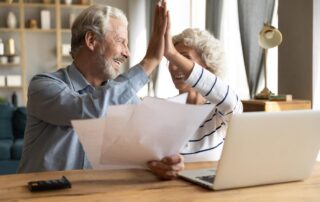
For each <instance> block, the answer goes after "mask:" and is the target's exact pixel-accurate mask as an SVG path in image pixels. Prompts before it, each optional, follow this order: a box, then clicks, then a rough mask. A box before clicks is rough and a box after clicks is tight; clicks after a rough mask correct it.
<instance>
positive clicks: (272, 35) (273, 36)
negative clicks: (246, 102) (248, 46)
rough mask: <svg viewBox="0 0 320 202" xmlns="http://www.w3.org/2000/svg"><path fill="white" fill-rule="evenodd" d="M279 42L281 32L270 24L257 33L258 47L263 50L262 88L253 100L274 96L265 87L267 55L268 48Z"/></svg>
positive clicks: (266, 24) (280, 40)
mask: <svg viewBox="0 0 320 202" xmlns="http://www.w3.org/2000/svg"><path fill="white" fill-rule="evenodd" d="M281 42H282V34H281V32H280V31H279V30H278V29H277V28H275V27H273V26H271V25H270V24H268V23H265V24H264V26H263V28H262V30H261V31H260V33H259V46H260V47H261V48H263V69H264V88H263V90H262V91H261V92H260V93H259V94H257V95H255V97H254V98H256V99H270V96H274V93H272V92H271V91H270V90H269V89H268V85H267V84H268V83H267V55H268V49H269V48H274V47H277V46H279V45H280V44H281Z"/></svg>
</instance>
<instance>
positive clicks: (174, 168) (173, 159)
mask: <svg viewBox="0 0 320 202" xmlns="http://www.w3.org/2000/svg"><path fill="white" fill-rule="evenodd" d="M148 167H149V168H150V170H151V171H152V172H153V173H154V174H155V175H157V176H158V177H159V178H161V179H164V180H171V179H174V178H176V177H177V174H178V172H180V171H182V170H183V169H184V159H183V156H182V155H180V154H176V155H173V156H167V157H164V158H163V159H162V160H161V161H149V162H148Z"/></svg>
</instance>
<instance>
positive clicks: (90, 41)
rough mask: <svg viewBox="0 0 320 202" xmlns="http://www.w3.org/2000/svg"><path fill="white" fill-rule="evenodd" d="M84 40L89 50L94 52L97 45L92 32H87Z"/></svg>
mask: <svg viewBox="0 0 320 202" xmlns="http://www.w3.org/2000/svg"><path fill="white" fill-rule="evenodd" d="M84 40H85V44H86V46H87V47H88V49H89V50H91V51H93V50H94V47H95V46H96V43H97V41H96V36H95V34H94V33H93V32H91V31H88V32H86V35H85V36H84Z"/></svg>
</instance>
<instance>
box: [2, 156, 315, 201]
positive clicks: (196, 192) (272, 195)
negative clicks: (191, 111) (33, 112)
mask: <svg viewBox="0 0 320 202" xmlns="http://www.w3.org/2000/svg"><path fill="white" fill-rule="evenodd" d="M208 166H210V164H208V163H206V164H196V165H191V166H190V165H189V167H192V168H193V167H208ZM266 172H267V171H266ZM62 175H65V176H66V177H67V178H68V179H69V180H70V181H71V183H72V188H71V189H65V190H58V191H46V192H42V193H31V192H29V191H28V189H27V186H26V184H27V182H28V181H31V180H43V179H52V178H60V177H61V176H62ZM0 201H39V202H40V201H41V202H43V201H54V202H68V201H75V202H80V201H113V202H119V201H120V202H121V201H137V202H138V201H139V202H144V201H148V202H149V201H174V202H179V201H183V202H190V201H191V202H192V201H197V202H199V201H208V202H209V201H210V202H220V201H223V202H251V201H252V202H269V201H270V202H271V201H272V202H277V201H279V202H285V201H290V202H297V201H301V202H302V201H303V202H306V201H307V202H308V201H313V202H319V201H320V162H318V163H317V164H316V166H315V168H314V171H313V173H312V175H311V177H310V178H309V179H307V180H305V181H302V182H292V183H283V184H277V185H268V186H259V187H251V188H242V189H234V190H226V191H210V190H207V189H204V188H202V187H200V186H197V185H194V184H191V183H189V182H186V181H183V180H181V179H177V180H172V181H161V180H159V179H157V178H156V177H155V176H154V175H153V174H151V173H150V172H148V171H145V170H113V171H110V170H109V171H97V170H85V171H84V170H74V171H59V172H46V173H31V174H16V175H7V176H0Z"/></svg>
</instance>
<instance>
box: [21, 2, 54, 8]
mask: <svg viewBox="0 0 320 202" xmlns="http://www.w3.org/2000/svg"><path fill="white" fill-rule="evenodd" d="M23 5H24V6H25V7H29V8H31V7H34V8H39V7H45V8H54V7H55V4H53V3H51V4H45V3H24V4H23Z"/></svg>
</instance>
